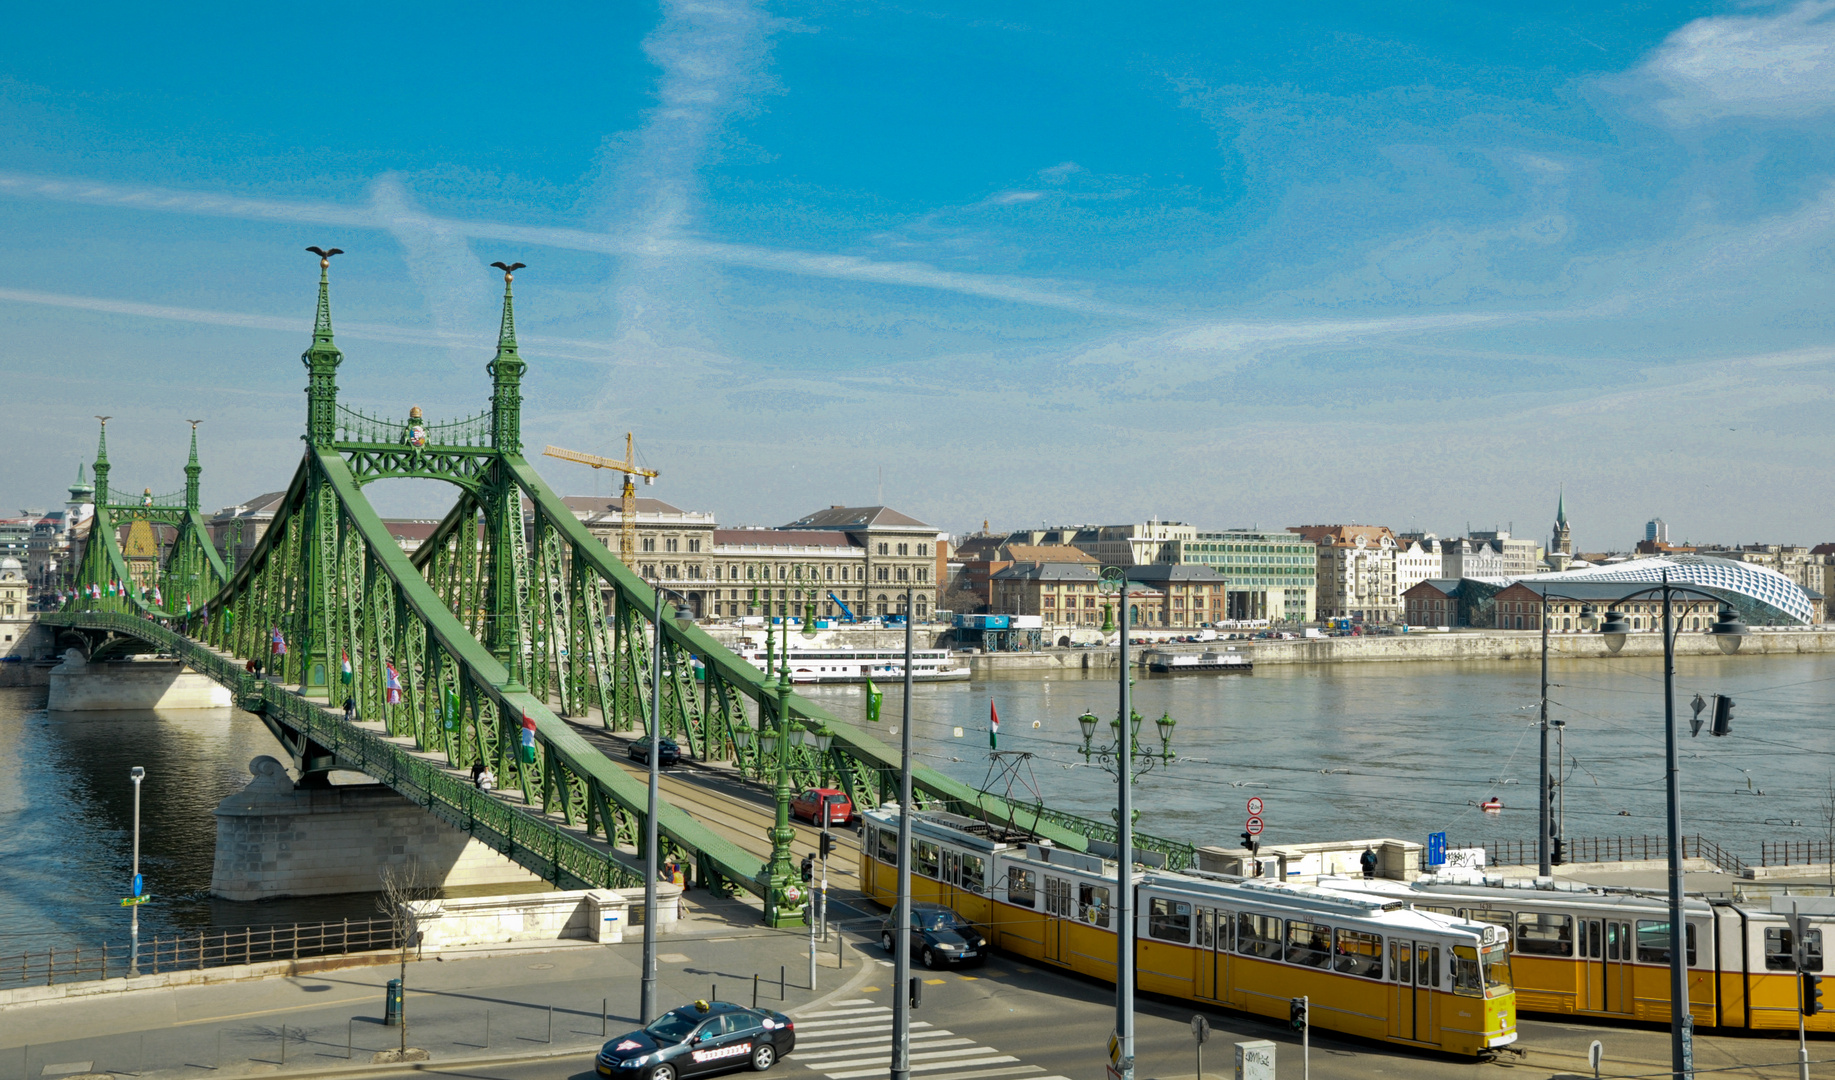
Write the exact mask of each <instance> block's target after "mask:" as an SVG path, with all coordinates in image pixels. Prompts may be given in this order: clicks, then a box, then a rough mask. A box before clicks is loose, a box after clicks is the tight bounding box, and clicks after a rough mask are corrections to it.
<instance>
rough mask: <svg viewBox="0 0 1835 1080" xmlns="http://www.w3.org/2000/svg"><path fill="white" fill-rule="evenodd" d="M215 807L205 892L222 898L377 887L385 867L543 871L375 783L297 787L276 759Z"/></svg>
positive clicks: (439, 871)
mask: <svg viewBox="0 0 1835 1080" xmlns="http://www.w3.org/2000/svg"><path fill="white" fill-rule="evenodd" d="M249 772H251V773H253V774H254V776H255V779H254V781H253V782H252V783H250V784H249V786H248V787H246V788H244V789H243V790H241V791H239V792H237V793H236V794H234V795H231V796H230V797H229V798H227V799H224V800H223V801H222V802H221V803H219V804H218V805H217V809H216V811H215V813H216V819H217V856H216V865H215V866H214V868H213V869H212V871H211V877H210V891H211V893H212V894H214V895H216V896H220V897H223V898H224V899H226V900H267V899H271V898H274V897H280V896H327V895H331V894H334V893H356V892H375V891H376V890H377V888H378V887H379V882H378V877H377V875H378V872H379V871H380V870H381V868H382V867H384V866H400V867H407V866H414V867H417V868H418V872H419V874H420V875H421V876H422V878H423V879H424V881H425V883H426V884H428V885H431V886H441V887H445V888H454V887H458V886H471V885H511V884H514V885H526V884H528V883H531V882H539V881H540V880H541V879H540V878H538V877H536V876H535V875H534V874H531V873H529V872H528V871H527V870H524V869H523V868H522V867H520V866H518V865H516V864H515V863H513V862H511V861H510V860H509V859H507V858H505V857H504V856H502V855H500V854H498V853H497V852H496V851H494V850H493V849H491V848H490V847H489V846H487V845H485V844H482V843H480V842H478V841H477V840H474V839H472V837H471V836H470V835H469V834H467V833H464V832H461V831H459V830H458V829H455V828H453V827H452V826H450V825H448V824H446V823H445V822H443V821H441V820H440V819H438V818H436V817H434V816H433V815H432V814H429V813H427V811H426V810H424V809H422V808H421V807H418V806H416V805H414V804H413V803H411V802H409V801H408V800H407V799H404V798H402V797H401V796H400V795H398V794H396V793H395V792H393V791H391V790H390V789H388V788H386V787H383V786H381V785H374V786H372V785H367V784H366V785H363V786H361V787H331V788H295V787H294V786H293V781H292V780H291V779H290V778H289V777H288V776H287V773H286V770H285V769H284V768H283V767H282V766H281V764H280V762H278V761H276V760H274V759H273V758H271V757H258V758H256V759H255V760H254V761H252V762H250V763H249Z"/></svg>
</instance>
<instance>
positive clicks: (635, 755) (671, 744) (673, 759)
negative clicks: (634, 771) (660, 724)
mask: <svg viewBox="0 0 1835 1080" xmlns="http://www.w3.org/2000/svg"><path fill="white" fill-rule="evenodd" d="M660 745H661V746H662V748H663V752H662V753H661V754H659V755H657V762H656V763H657V765H659V766H660V767H662V768H665V769H667V768H668V767H669V766H671V765H679V764H681V762H682V748H681V747H679V746H677V745H675V740H674V739H664V740H663V741H662V743H661V744H660ZM626 753H627V754H629V755H630V758H631V760H632V761H640V762H642V763H643V764H645V765H648V764H650V740H649V739H638V740H637V741H636V742H634V743H632V744H631V748H630V749H629V750H627V751H626Z"/></svg>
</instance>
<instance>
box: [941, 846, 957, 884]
mask: <svg viewBox="0 0 1835 1080" xmlns="http://www.w3.org/2000/svg"><path fill="white" fill-rule="evenodd" d="M943 880H944V881H947V882H949V883H950V884H951V885H960V884H962V856H961V855H960V854H958V853H956V852H954V851H951V850H949V849H948V848H944V849H943Z"/></svg>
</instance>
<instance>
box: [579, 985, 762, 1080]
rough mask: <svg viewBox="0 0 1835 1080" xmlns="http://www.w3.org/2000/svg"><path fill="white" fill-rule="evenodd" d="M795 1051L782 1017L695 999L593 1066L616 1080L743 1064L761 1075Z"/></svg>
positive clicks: (620, 1040)
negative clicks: (779, 1059) (695, 1000)
mask: <svg viewBox="0 0 1835 1080" xmlns="http://www.w3.org/2000/svg"><path fill="white" fill-rule="evenodd" d="M795 1047H796V1025H795V1024H794V1023H792V1022H791V1020H790V1018H789V1017H788V1016H785V1015H784V1014H783V1013H780V1012H772V1011H771V1010H770V1009H747V1008H743V1007H741V1006H738V1005H734V1004H731V1003H730V1002H725V1001H697V1002H695V1003H694V1004H693V1005H684V1006H682V1007H681V1008H679V1009H671V1010H669V1011H668V1012H666V1013H664V1014H663V1015H662V1016H660V1017H658V1018H657V1020H656V1021H655V1022H654V1023H652V1024H651V1025H650V1026H649V1027H647V1028H641V1029H639V1030H637V1031H633V1032H631V1033H629V1034H627V1035H620V1036H618V1037H617V1038H616V1039H613V1040H611V1041H610V1042H608V1043H606V1044H605V1046H604V1047H602V1048H601V1049H600V1050H599V1056H598V1058H597V1059H596V1060H595V1061H594V1065H595V1067H596V1068H597V1069H598V1072H599V1075H600V1076H610V1077H616V1078H618V1080H677V1077H689V1076H707V1075H710V1074H713V1073H717V1072H727V1071H729V1070H731V1069H739V1068H745V1067H747V1066H750V1067H751V1068H753V1069H755V1070H757V1071H759V1072H763V1071H764V1070H766V1069H769V1068H770V1067H771V1066H773V1065H775V1064H777V1059H778V1058H780V1057H783V1056H784V1055H785V1054H788V1053H789V1052H790V1051H791V1050H792V1049H794V1048H795Z"/></svg>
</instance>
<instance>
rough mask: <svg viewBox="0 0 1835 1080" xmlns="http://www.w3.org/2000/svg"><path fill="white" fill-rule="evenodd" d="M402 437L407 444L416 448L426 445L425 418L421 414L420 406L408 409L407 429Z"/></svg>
mask: <svg viewBox="0 0 1835 1080" xmlns="http://www.w3.org/2000/svg"><path fill="white" fill-rule="evenodd" d="M403 438H404V441H406V442H407V444H408V445H409V446H412V447H414V448H415V449H416V450H419V449H420V448H421V447H423V446H426V445H427V421H426V418H425V417H423V416H422V415H421V407H420V406H419V405H416V406H414V407H412V408H410V409H409V410H408V430H407V433H406V434H405V435H404V437H403Z"/></svg>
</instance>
